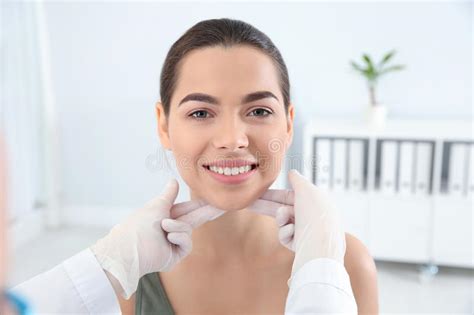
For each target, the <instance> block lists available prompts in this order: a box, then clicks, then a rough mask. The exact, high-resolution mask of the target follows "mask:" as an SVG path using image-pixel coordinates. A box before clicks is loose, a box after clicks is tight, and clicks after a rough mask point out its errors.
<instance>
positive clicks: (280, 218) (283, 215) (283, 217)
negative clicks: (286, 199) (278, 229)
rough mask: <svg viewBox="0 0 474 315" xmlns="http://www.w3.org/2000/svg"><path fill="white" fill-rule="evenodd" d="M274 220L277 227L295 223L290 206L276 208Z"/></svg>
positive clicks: (292, 209)
mask: <svg viewBox="0 0 474 315" xmlns="http://www.w3.org/2000/svg"><path fill="white" fill-rule="evenodd" d="M275 220H276V222H277V224H278V226H283V225H286V224H287V223H289V222H291V223H294V222H295V212H294V208H293V207H292V206H283V207H280V208H278V210H277V213H276V216H275Z"/></svg>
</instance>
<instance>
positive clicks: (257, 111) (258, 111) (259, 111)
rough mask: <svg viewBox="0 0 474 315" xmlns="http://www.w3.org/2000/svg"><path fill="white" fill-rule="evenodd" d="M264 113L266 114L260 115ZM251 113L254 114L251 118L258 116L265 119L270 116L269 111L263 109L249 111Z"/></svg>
mask: <svg viewBox="0 0 474 315" xmlns="http://www.w3.org/2000/svg"><path fill="white" fill-rule="evenodd" d="M264 112H266V113H267V114H266V115H262V113H264ZM251 113H256V114H255V115H252V116H260V117H265V116H269V115H271V114H272V112H271V111H269V110H268V109H265V108H256V109H254V110H253V111H251Z"/></svg>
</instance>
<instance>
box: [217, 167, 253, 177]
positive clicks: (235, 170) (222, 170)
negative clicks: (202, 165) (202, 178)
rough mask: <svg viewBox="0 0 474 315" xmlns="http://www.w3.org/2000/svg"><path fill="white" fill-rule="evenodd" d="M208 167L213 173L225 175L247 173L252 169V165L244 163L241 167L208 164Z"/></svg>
mask: <svg viewBox="0 0 474 315" xmlns="http://www.w3.org/2000/svg"><path fill="white" fill-rule="evenodd" d="M209 169H210V170H211V171H213V172H214V173H219V174H224V175H227V176H235V175H238V174H242V173H247V172H248V171H250V170H251V169H252V166H250V165H245V166H241V167H217V166H209Z"/></svg>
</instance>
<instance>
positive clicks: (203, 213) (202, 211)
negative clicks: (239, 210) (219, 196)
mask: <svg viewBox="0 0 474 315" xmlns="http://www.w3.org/2000/svg"><path fill="white" fill-rule="evenodd" d="M224 213H225V211H224V210H220V209H217V208H215V207H213V206H211V205H206V206H203V207H200V208H198V209H196V210H193V211H191V212H189V213H187V214H185V215H182V216H180V217H178V218H176V219H177V220H180V221H183V222H186V223H188V224H189V225H191V227H192V228H193V229H195V228H197V227H199V226H201V225H202V224H204V223H206V222H208V221H212V220H215V219H217V218H218V217H220V216H221V215H223V214H224Z"/></svg>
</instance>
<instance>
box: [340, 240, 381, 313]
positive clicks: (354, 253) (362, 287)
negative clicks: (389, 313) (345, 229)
mask: <svg viewBox="0 0 474 315" xmlns="http://www.w3.org/2000/svg"><path fill="white" fill-rule="evenodd" d="M344 267H345V268H346V270H347V273H348V274H349V278H350V281H351V287H352V291H353V293H354V297H355V299H356V302H357V308H358V313H359V314H377V313H378V284H377V267H376V266H375V261H374V259H373V258H372V255H371V254H370V252H369V250H368V248H367V247H366V246H365V245H364V243H362V241H361V240H359V239H358V238H357V237H355V236H354V235H352V234H349V233H346V255H345V256H344Z"/></svg>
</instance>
